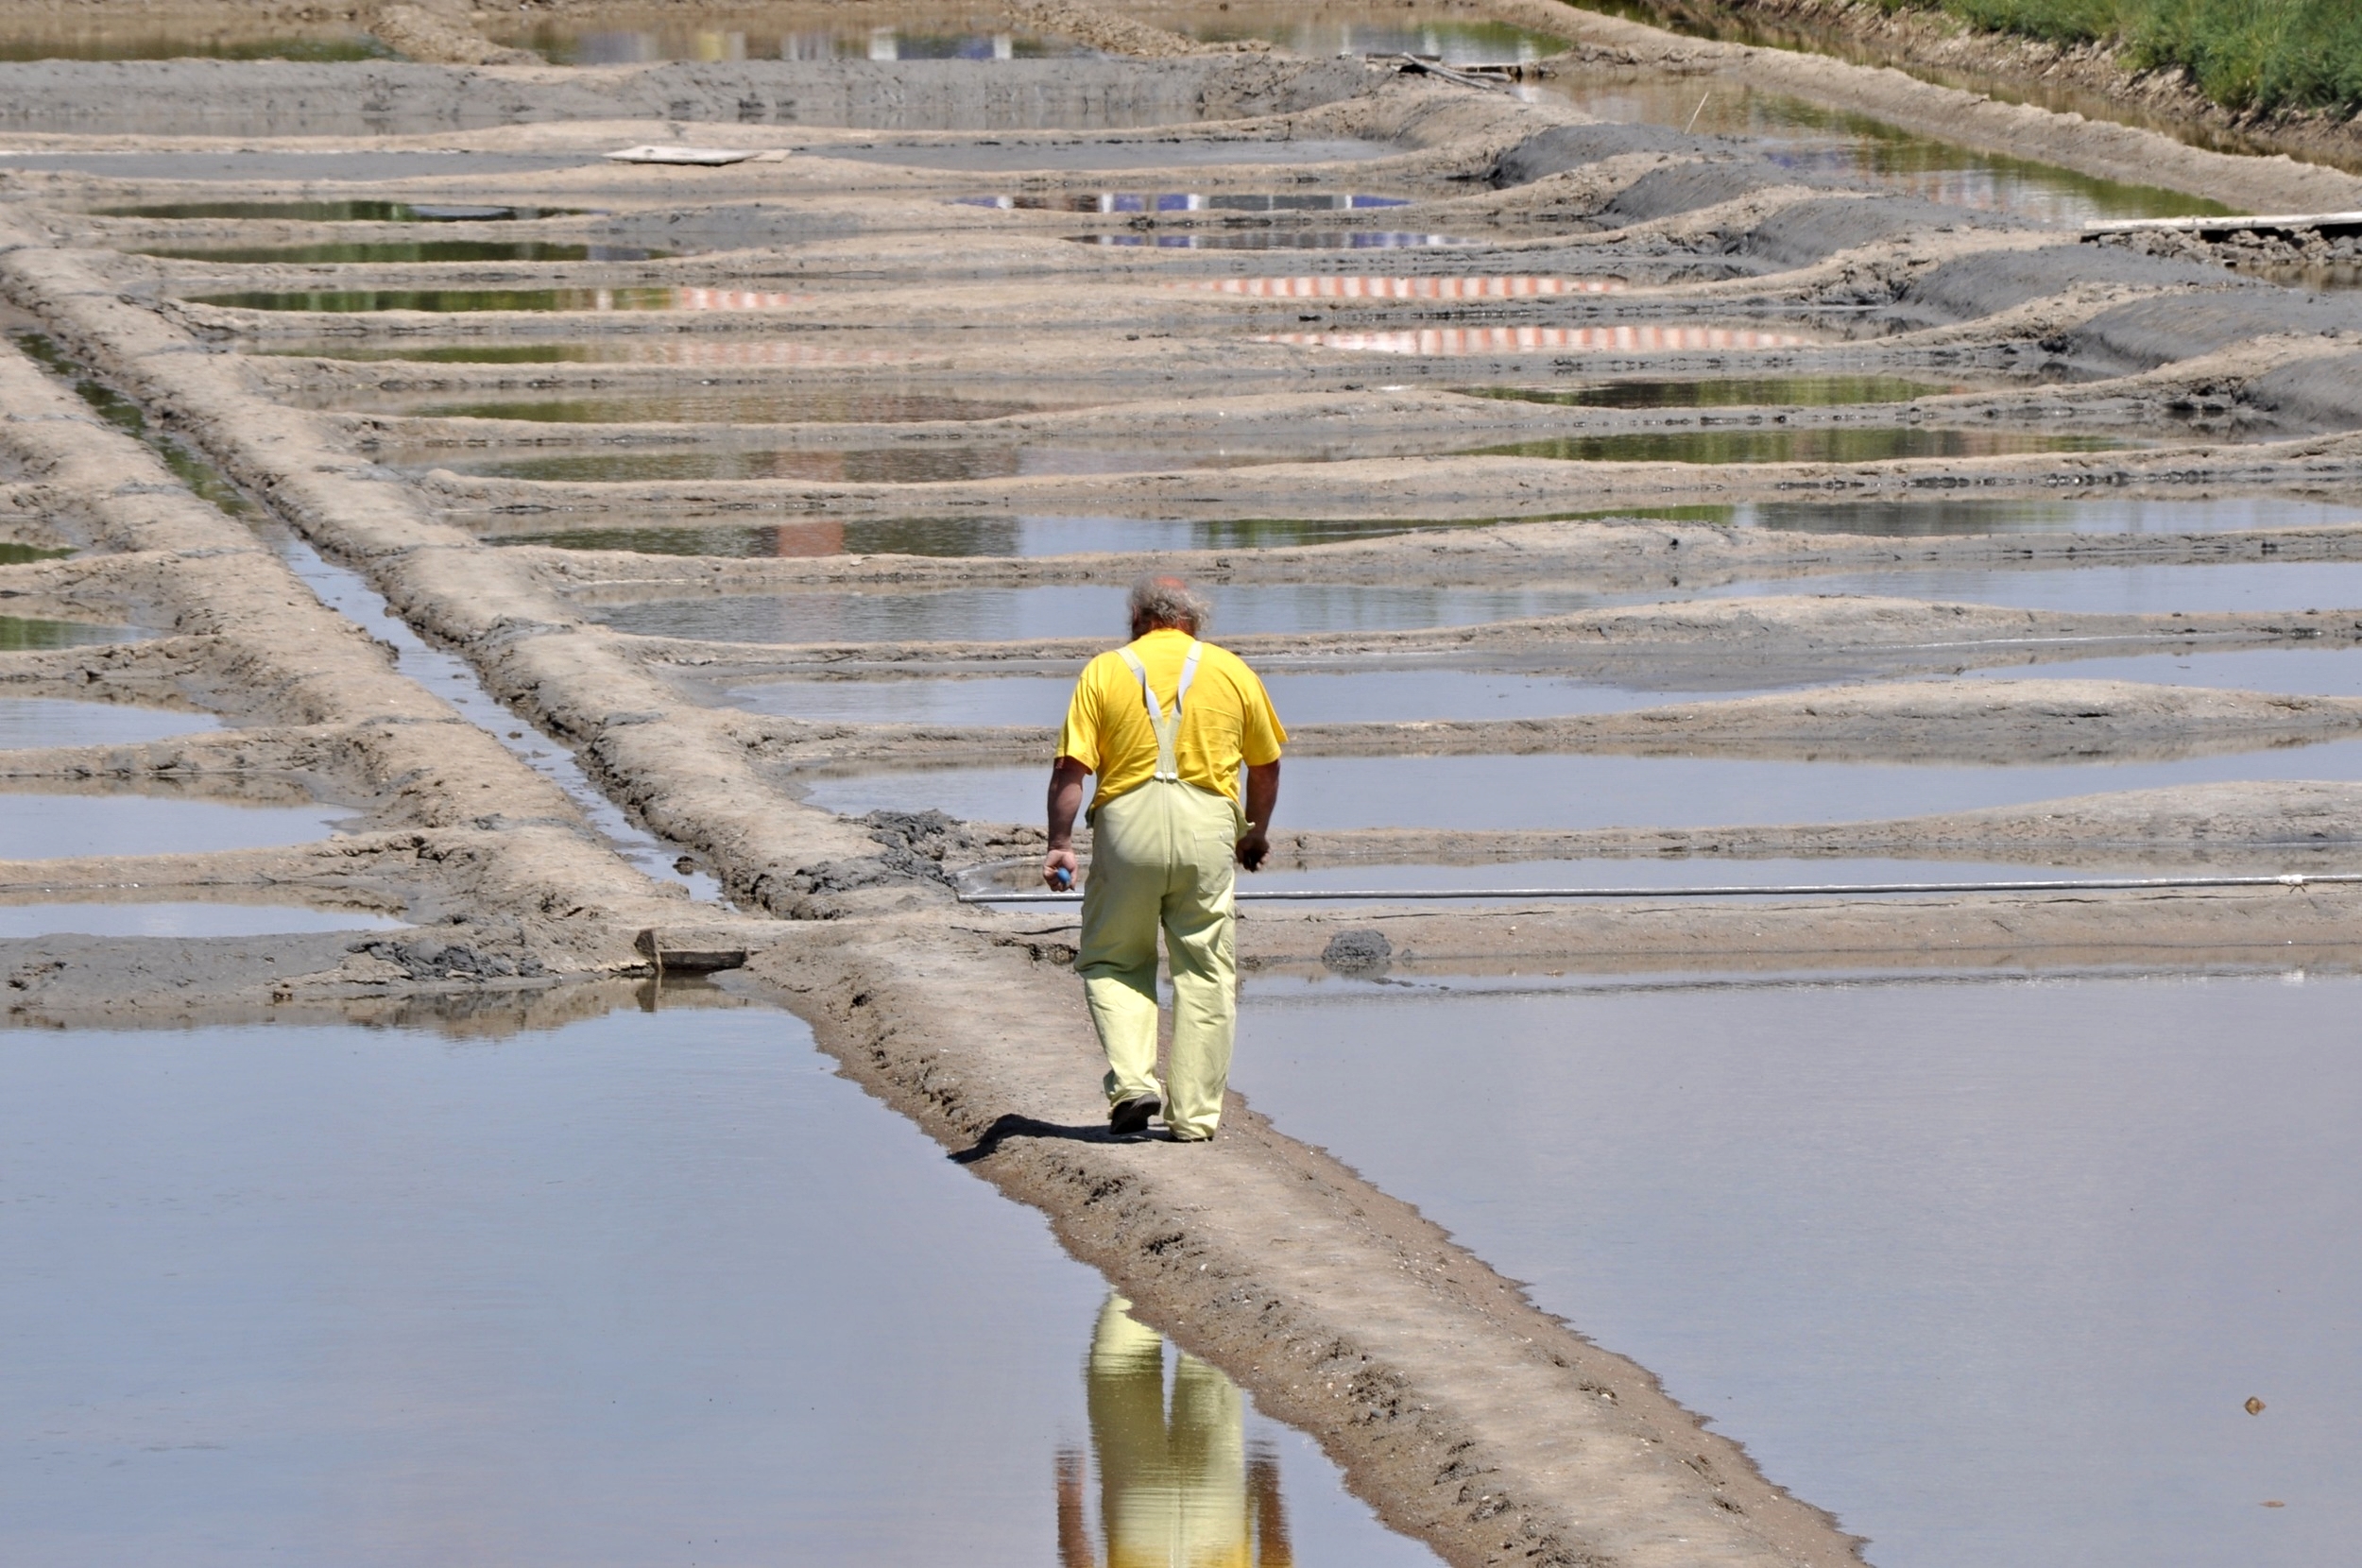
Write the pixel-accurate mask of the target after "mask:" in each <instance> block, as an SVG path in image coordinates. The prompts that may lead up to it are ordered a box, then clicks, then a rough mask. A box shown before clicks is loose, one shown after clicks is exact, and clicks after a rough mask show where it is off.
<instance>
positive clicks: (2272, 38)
mask: <svg viewBox="0 0 2362 1568" xmlns="http://www.w3.org/2000/svg"><path fill="white" fill-rule="evenodd" d="M1880 3H1881V4H1883V5H1884V6H1886V8H1887V9H1890V10H1896V9H1941V10H1943V11H1946V12H1949V13H1950V14H1951V15H1954V16H1957V17H1959V18H1960V20H1961V21H1963V22H1966V23H1968V24H1969V25H1970V26H1977V27H1986V28H1992V29H1994V30H1996V31H2000V32H2011V33H2021V34H2024V35H2025V36H2027V37H2029V38H2040V39H2045V40H2047V41H2049V42H2051V43H2089V42H2093V41H2105V42H2109V43H2120V44H2123V45H2125V46H2126V49H2127V53H2128V57H2129V61H2130V63H2131V64H2132V65H2133V66H2134V67H2135V68H2137V69H2141V70H2154V69H2161V68H2164V67H2166V66H2180V67H2181V68H2182V69H2183V70H2185V71H2187V72H2189V73H2190V76H2191V77H2192V78H2193V79H2195V80H2196V81H2197V83H2198V86H2199V91H2200V92H2202V93H2204V94H2206V95H2207V96H2208V97H2209V98H2212V99H2213V100H2214V101H2215V102H2217V103H2218V104H2221V105H2223V106H2225V107H2226V108H2230V109H2237V110H2258V111H2271V110H2284V109H2340V110H2350V109H2354V108H2357V107H2362V4H2356V0H1880Z"/></svg>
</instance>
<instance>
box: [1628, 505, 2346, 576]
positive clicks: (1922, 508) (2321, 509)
mask: <svg viewBox="0 0 2362 1568" xmlns="http://www.w3.org/2000/svg"><path fill="white" fill-rule="evenodd" d="M1672 510H1673V511H1675V512H1677V513H1678V514H1679V515H1680V516H1681V517H1683V518H1685V519H1693V518H1694V519H1696V520H1700V521H1705V522H1725V523H1730V524H1733V525H1735V526H1737V527H1742V528H1772V529H1777V530H1780V531H1782V532H1788V533H1800V534H1871V535H1876V536H1878V537H1922V536H1936V535H1953V534H2197V533H2213V532H2219V531H2222V530H2227V529H2235V528H2312V527H2321V526H2326V525H2329V524H2337V523H2342V524H2349V525H2351V524H2354V523H2362V506H2356V505H2353V504H2352V503H2341V502H2327V501H2297V500H2286V499H2282V498H2279V497H2269V496H2267V497H2255V496H2225V497H2220V498H2216V499H2211V500H2206V501H2123V500H2117V499H2114V498H2112V497H2104V496H2096V497H2093V498H2092V499H2090V500H2088V501H2047V500H2022V501H1850V502H1849V501H1750V502H1741V503H1738V504H1737V505H1734V506H1699V507H1680V508H1674V509H1672ZM2086 570H2088V569H2086Z"/></svg>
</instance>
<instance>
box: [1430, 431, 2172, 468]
mask: <svg viewBox="0 0 2362 1568" xmlns="http://www.w3.org/2000/svg"><path fill="white" fill-rule="evenodd" d="M2127 444H2128V443H2126V442H2124V441H2120V440H2115V439H2113V438H2111V437H2108V436H2104V435H2054V434H2048V433H2045V432H2042V431H2031V430H1943V429H1937V428H1933V427H1930V426H1926V425H1903V426H1896V427H1891V428H1886V429H1835V430H1800V429H1794V428H1789V429H1784V430H1650V431H1633V432H1630V433H1628V434H1625V435H1561V436H1554V437H1551V438H1549V439H1548V440H1541V441H1513V442H1509V443H1507V444H1504V445H1501V446H1493V447H1477V448H1474V449H1472V450H1471V451H1469V452H1463V453H1461V454H1459V455H1462V456H1467V457H1548V458H1552V459H1555V460H1556V461H1559V462H1562V463H1883V462H1889V461H1893V460H1896V459H1901V458H1908V457H2006V456H2011V455H2013V454H2015V453H2019V452H2107V451H2111V450H2113V449H2114V448H2117V447H2121V446H2125V445H2127Z"/></svg>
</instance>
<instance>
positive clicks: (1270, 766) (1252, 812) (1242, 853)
mask: <svg viewBox="0 0 2362 1568" xmlns="http://www.w3.org/2000/svg"><path fill="white" fill-rule="evenodd" d="M1278 809H1279V761H1278V758H1273V759H1272V760H1271V761H1269V762H1265V763H1262V764H1261V765H1259V766H1258V765H1255V764H1249V765H1248V767H1247V770H1246V837H1244V838H1242V839H1241V840H1240V841H1239V863H1240V864H1241V865H1242V866H1244V867H1246V868H1247V869H1248V870H1249V871H1260V870H1261V869H1262V867H1263V857H1264V856H1266V855H1268V854H1270V853H1271V816H1272V813H1273V812H1274V811H1275V810H1278Z"/></svg>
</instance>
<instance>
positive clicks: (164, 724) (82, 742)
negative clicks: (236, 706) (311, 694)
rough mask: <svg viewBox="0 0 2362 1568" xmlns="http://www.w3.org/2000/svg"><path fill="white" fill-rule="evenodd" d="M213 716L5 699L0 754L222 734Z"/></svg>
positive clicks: (0, 705) (111, 705)
mask: <svg viewBox="0 0 2362 1568" xmlns="http://www.w3.org/2000/svg"><path fill="white" fill-rule="evenodd" d="M220 727H221V721H220V720H219V719H216V718H214V716H213V715H212V714H210V713H175V712H173V711H172V710H171V709H169V708H162V707H126V706H124V705H123V704H120V703H77V702H67V701H64V700H62V699H60V698H56V697H0V749H7V748H11V747H18V746H135V745H140V744H143V743H145V742H146V741H163V740H169V739H170V738H171V737H173V736H175V735H196V734H200V733H202V732H204V731H207V730H214V729H219V728H220Z"/></svg>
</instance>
